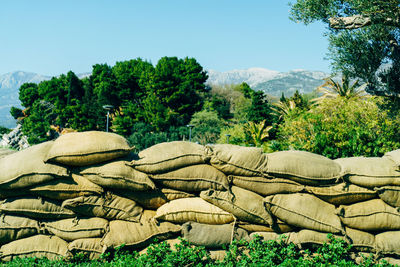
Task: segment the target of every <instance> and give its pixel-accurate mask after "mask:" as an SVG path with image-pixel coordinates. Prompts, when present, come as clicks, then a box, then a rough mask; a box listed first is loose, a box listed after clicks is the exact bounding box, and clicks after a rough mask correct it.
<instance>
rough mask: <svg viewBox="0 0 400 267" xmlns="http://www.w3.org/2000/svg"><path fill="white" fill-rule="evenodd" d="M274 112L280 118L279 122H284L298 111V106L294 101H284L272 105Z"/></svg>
mask: <svg viewBox="0 0 400 267" xmlns="http://www.w3.org/2000/svg"><path fill="white" fill-rule="evenodd" d="M272 105H273V107H272V111H273V112H274V113H275V114H276V115H277V116H278V120H279V121H280V120H282V119H283V118H284V117H286V116H288V115H289V114H292V113H293V111H294V110H295V109H296V107H297V105H296V102H295V101H294V100H287V99H286V100H284V101H279V102H277V103H274V104H272Z"/></svg>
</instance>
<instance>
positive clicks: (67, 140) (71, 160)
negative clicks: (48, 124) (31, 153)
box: [45, 131, 132, 166]
mask: <svg viewBox="0 0 400 267" xmlns="http://www.w3.org/2000/svg"><path fill="white" fill-rule="evenodd" d="M131 150H132V149H131V147H130V146H129V144H128V142H127V141H126V140H125V138H123V137H122V136H120V135H117V134H114V133H108V132H99V131H88V132H72V133H67V134H63V135H61V136H60V137H59V138H57V139H56V140H55V141H54V143H53V145H52V146H51V148H50V150H49V152H48V153H47V156H46V157H45V162H56V163H61V164H65V165H68V166H87V165H93V164H97V163H101V162H105V161H108V160H112V159H116V158H120V157H123V156H126V155H128V154H129V153H130V152H131Z"/></svg>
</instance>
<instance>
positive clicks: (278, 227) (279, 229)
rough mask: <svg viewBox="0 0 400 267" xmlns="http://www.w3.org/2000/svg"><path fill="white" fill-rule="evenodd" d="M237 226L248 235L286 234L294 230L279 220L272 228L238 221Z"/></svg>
mask: <svg viewBox="0 0 400 267" xmlns="http://www.w3.org/2000/svg"><path fill="white" fill-rule="evenodd" d="M236 224H237V226H238V227H240V228H242V229H244V230H246V231H247V232H249V233H252V232H276V233H287V232H292V231H293V230H294V227H293V226H291V225H289V224H287V223H284V222H282V221H281V220H277V222H275V223H274V225H272V226H268V225H263V224H253V223H247V222H242V221H238V222H237V223H236Z"/></svg>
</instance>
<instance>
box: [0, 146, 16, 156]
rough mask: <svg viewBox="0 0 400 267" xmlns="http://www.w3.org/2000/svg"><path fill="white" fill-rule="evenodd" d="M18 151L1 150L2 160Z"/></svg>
mask: <svg viewBox="0 0 400 267" xmlns="http://www.w3.org/2000/svg"><path fill="white" fill-rule="evenodd" d="M15 152H17V150H12V149H8V148H0V158H4V157H5V156H7V155H10V154H14V153H15Z"/></svg>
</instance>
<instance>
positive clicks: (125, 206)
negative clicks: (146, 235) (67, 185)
mask: <svg viewBox="0 0 400 267" xmlns="http://www.w3.org/2000/svg"><path fill="white" fill-rule="evenodd" d="M62 206H63V207H65V208H68V209H70V210H73V211H75V212H76V213H79V214H82V215H84V216H88V217H100V218H105V219H107V220H127V221H133V222H137V221H139V219H140V216H141V213H142V211H143V208H142V207H140V206H139V205H137V204H136V202H135V201H133V200H131V199H127V198H124V197H120V196H117V195H115V194H112V193H111V192H107V194H105V195H104V196H95V195H93V196H84V197H77V198H73V199H68V200H65V201H64V202H63V204H62Z"/></svg>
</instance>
